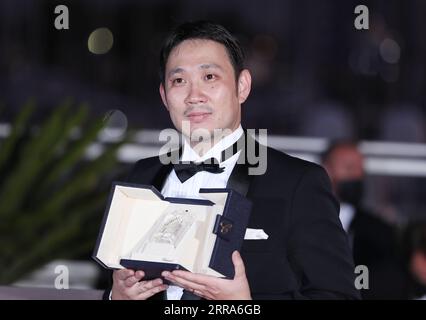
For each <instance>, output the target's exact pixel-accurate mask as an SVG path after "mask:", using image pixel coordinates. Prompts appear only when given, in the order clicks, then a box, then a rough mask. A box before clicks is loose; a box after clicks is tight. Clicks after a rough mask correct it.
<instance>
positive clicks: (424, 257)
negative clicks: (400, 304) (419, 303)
mask: <svg viewBox="0 0 426 320" xmlns="http://www.w3.org/2000/svg"><path fill="white" fill-rule="evenodd" d="M402 242H403V243H402V244H403V250H404V251H403V253H404V257H405V271H406V276H407V287H406V288H405V294H406V297H405V298H407V299H421V300H426V220H424V221H413V222H411V223H409V224H408V225H407V227H406V228H405V230H404V235H403V241H402Z"/></svg>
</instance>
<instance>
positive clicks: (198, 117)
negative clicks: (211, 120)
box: [187, 111, 211, 123]
mask: <svg viewBox="0 0 426 320" xmlns="http://www.w3.org/2000/svg"><path fill="white" fill-rule="evenodd" d="M210 115H211V112H205V111H198V112H191V113H189V114H188V115H187V118H188V119H189V120H190V121H191V122H195V123H198V122H202V121H204V120H205V119H206V118H207V117H209V116H210Z"/></svg>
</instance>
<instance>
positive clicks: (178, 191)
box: [161, 125, 244, 300]
mask: <svg viewBox="0 0 426 320" xmlns="http://www.w3.org/2000/svg"><path fill="white" fill-rule="evenodd" d="M243 133H244V131H243V129H242V128H241V125H240V126H239V127H238V128H237V129H236V130H235V131H233V132H232V133H231V134H229V135H227V136H225V137H224V138H222V139H221V140H220V141H219V142H218V143H216V145H214V146H213V148H211V149H210V150H209V151H207V152H206V153H205V154H204V155H203V156H201V157H200V156H199V155H198V153H196V152H195V151H194V150H193V149H192V148H191V146H190V144H189V143H188V142H187V141H186V140H184V145H183V152H182V156H181V158H180V160H181V161H194V162H201V161H205V160H207V159H210V158H212V157H213V158H216V159H217V160H218V161H219V165H220V167H223V168H224V171H223V172H222V173H210V172H207V171H201V172H198V173H196V174H195V175H193V176H192V177H191V178H189V179H188V180H186V181H185V182H184V183H182V182H181V181H180V180H179V178H178V177H177V175H176V173H175V171H174V170H172V171H171V172H170V174H169V176H168V177H167V179H166V181H165V183H164V186H163V189H162V190H161V193H162V194H163V196H164V197H178V198H192V199H202V197H201V196H200V194H199V192H198V191H199V190H200V188H225V187H226V185H227V183H228V179H229V177H230V175H231V173H232V170H233V169H234V166H235V164H236V163H237V160H238V157H239V154H240V152H241V151H238V152H237V153H236V154H234V155H233V156H231V157H230V158H228V159H227V160H225V161H223V162H220V161H221V160H222V159H221V153H222V151H223V150H225V149H226V148H228V147H230V146H231V145H233V144H234V143H235V142H236V141H237V140H238V139H239V138H240V137H241V135H242V134H243ZM182 294H183V289H182V288H181V287H178V286H173V285H170V286H169V288H168V289H167V300H180V299H181V297H182Z"/></svg>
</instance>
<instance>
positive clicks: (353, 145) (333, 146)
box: [320, 139, 358, 164]
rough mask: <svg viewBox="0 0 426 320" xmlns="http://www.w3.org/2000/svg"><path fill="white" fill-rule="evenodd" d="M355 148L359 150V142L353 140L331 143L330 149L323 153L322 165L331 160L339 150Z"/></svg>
mask: <svg viewBox="0 0 426 320" xmlns="http://www.w3.org/2000/svg"><path fill="white" fill-rule="evenodd" d="M343 147H347V148H354V149H358V142H357V141H356V140H351V139H341V140H333V141H331V142H330V143H329V145H328V147H327V148H326V149H325V150H324V151H323V152H322V153H321V155H320V157H321V163H322V164H324V163H326V162H327V161H329V160H330V157H331V155H332V154H333V153H334V151H336V150H337V149H339V148H343Z"/></svg>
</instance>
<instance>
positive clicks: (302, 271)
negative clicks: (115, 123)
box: [128, 148, 359, 299]
mask: <svg viewBox="0 0 426 320" xmlns="http://www.w3.org/2000/svg"><path fill="white" fill-rule="evenodd" d="M248 167H249V165H248V164H239V163H237V164H236V166H235V168H234V170H233V172H232V174H231V176H230V178H229V181H228V184H227V187H230V188H233V189H236V190H237V191H239V192H240V193H242V194H245V195H246V196H247V197H248V198H249V199H250V200H251V201H252V202H253V208H252V213H251V217H250V220H249V225H248V228H253V229H263V230H264V231H265V232H266V233H267V234H268V235H269V238H268V239H267V240H244V244H243V246H242V249H241V256H242V258H243V260H244V264H245V268H246V274H247V278H248V281H249V285H250V290H251V294H252V297H253V299H305V298H307V299H310V298H315V299H336V298H337V299H346V298H348V299H357V298H359V292H358V291H357V290H356V289H355V286H354V279H355V274H354V265H353V260H352V254H351V251H350V249H349V243H348V239H347V236H346V234H345V232H344V230H343V228H342V226H341V223H340V220H339V217H338V212H339V206H338V202H337V201H336V200H335V198H334V197H333V195H332V193H331V186H330V182H329V178H328V176H327V174H326V173H325V170H324V169H323V168H322V167H320V166H318V165H316V164H313V163H311V162H307V161H304V160H301V159H297V158H294V157H291V156H289V155H286V154H284V153H282V152H279V151H277V150H274V149H271V148H267V170H266V172H265V174H263V175H248V171H247V170H248ZM172 169H173V167H172V165H163V164H162V163H161V162H160V160H159V157H152V158H147V159H142V160H139V161H138V162H137V163H136V164H135V166H134V168H133V171H132V172H131V174H130V176H129V178H128V181H129V182H133V183H139V184H151V185H154V186H155V187H156V188H157V189H158V190H161V189H162V187H163V184H164V182H165V180H166V178H167V177H168V174H169V173H170V172H171V170H172ZM160 295H161V293H160V294H158V295H157V297H156V298H160ZM154 298H155V297H154Z"/></svg>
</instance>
